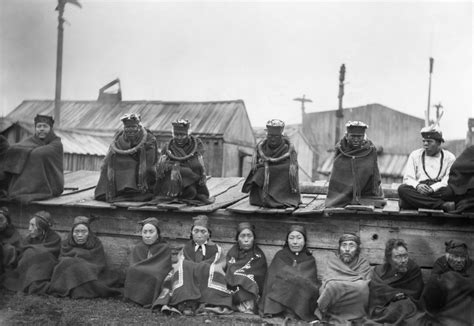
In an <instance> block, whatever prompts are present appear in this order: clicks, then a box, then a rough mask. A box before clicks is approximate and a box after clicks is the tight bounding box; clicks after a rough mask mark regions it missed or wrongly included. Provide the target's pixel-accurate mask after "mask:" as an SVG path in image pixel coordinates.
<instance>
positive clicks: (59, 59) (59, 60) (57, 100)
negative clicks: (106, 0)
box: [54, 0, 66, 127]
mask: <svg viewBox="0 0 474 326" xmlns="http://www.w3.org/2000/svg"><path fill="white" fill-rule="evenodd" d="M65 5H66V2H64V1H61V0H59V1H58V6H57V8H56V10H57V11H58V44H57V49H56V92H55V96H54V120H55V123H56V126H57V127H59V126H60V124H61V119H60V114H61V113H60V112H61V82H62V81H61V78H62V70H63V34H64V27H63V25H64V18H63V16H64V7H65Z"/></svg>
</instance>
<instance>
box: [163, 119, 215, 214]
mask: <svg viewBox="0 0 474 326" xmlns="http://www.w3.org/2000/svg"><path fill="white" fill-rule="evenodd" d="M172 125H173V138H172V139H171V140H170V142H169V143H168V144H167V145H165V147H164V148H163V150H162V151H161V157H160V160H159V162H158V171H157V172H158V180H157V183H156V188H155V193H156V194H158V195H161V196H167V197H172V198H176V199H178V200H185V201H186V202H187V203H189V204H196V205H202V204H210V203H212V202H213V200H212V199H210V198H209V190H208V189H207V186H206V179H207V177H206V169H205V167H204V160H203V157H202V154H203V153H204V144H203V143H202V141H201V140H200V139H199V138H197V137H194V136H192V135H189V134H188V131H189V127H190V123H189V121H188V120H185V119H179V120H178V121H175V122H172Z"/></svg>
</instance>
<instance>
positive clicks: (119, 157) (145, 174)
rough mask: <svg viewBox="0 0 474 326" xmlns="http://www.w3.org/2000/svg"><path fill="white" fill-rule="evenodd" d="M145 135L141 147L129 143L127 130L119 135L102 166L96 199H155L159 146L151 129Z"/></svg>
mask: <svg viewBox="0 0 474 326" xmlns="http://www.w3.org/2000/svg"><path fill="white" fill-rule="evenodd" d="M141 132H142V135H141V137H140V140H139V141H138V143H137V144H132V143H130V142H128V141H127V140H126V139H125V138H124V134H123V130H121V131H119V132H117V134H116V135H115V137H114V141H113V143H112V145H111V146H110V148H109V151H108V152H107V155H106V156H105V158H104V161H103V163H102V168H101V170H100V177H99V182H98V183H97V187H96V188H95V195H94V198H95V199H97V200H102V201H107V202H116V201H148V200H150V199H151V198H152V197H153V196H152V192H153V188H154V186H155V182H156V166H155V165H156V161H157V157H158V152H157V147H158V146H157V143H156V138H155V136H153V134H152V133H151V132H150V131H149V130H146V129H144V128H143V129H142V131H141Z"/></svg>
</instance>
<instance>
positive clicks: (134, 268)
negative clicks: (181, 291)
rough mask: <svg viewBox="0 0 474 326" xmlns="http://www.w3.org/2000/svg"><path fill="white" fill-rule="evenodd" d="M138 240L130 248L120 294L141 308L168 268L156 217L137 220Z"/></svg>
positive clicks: (149, 301)
mask: <svg viewBox="0 0 474 326" xmlns="http://www.w3.org/2000/svg"><path fill="white" fill-rule="evenodd" d="M139 224H140V225H141V235H142V239H141V241H140V242H139V243H138V244H137V245H136V246H135V247H134V248H133V249H132V253H131V254H130V257H129V261H130V266H129V267H128V269H127V275H126V277H125V288H124V297H125V298H126V299H129V300H131V301H133V302H136V303H138V304H140V305H142V306H144V307H150V306H151V304H152V303H153V299H154V298H155V296H158V295H159V294H160V291H161V286H162V284H163V281H164V279H165V277H166V275H168V273H169V272H170V270H171V249H170V246H169V244H168V243H167V242H166V241H164V240H163V239H162V238H161V232H160V228H159V222H158V219H156V218H155V217H149V218H147V219H144V220H143V221H140V222H139Z"/></svg>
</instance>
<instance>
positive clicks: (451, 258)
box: [446, 253, 467, 272]
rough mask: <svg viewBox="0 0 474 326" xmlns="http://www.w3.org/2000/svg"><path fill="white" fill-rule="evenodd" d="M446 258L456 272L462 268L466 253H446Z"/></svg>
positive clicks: (465, 260) (464, 264)
mask: <svg viewBox="0 0 474 326" xmlns="http://www.w3.org/2000/svg"><path fill="white" fill-rule="evenodd" d="M446 258H447V260H448V264H449V266H451V268H452V269H454V270H455V271H457V272H460V271H462V270H463V269H464V267H465V266H466V262H467V257H466V255H458V254H451V253H447V254H446Z"/></svg>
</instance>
